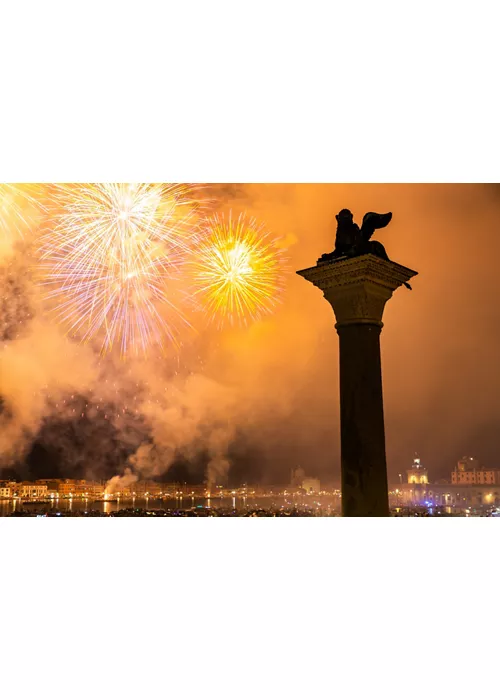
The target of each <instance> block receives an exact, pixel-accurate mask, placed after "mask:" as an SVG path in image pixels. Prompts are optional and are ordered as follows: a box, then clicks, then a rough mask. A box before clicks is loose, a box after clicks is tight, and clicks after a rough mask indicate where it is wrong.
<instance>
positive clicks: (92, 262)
mask: <svg viewBox="0 0 500 700" xmlns="http://www.w3.org/2000/svg"><path fill="white" fill-rule="evenodd" d="M51 202H52V206H53V208H54V214H53V217H52V223H51V226H50V229H48V230H47V232H46V233H45V234H44V235H43V236H42V237H41V240H40V254H41V265H42V269H43V272H44V282H45V284H46V285H48V290H49V291H48V293H47V295H46V296H47V298H48V299H50V300H56V304H55V310H56V311H57V314H58V318H59V320H61V321H62V322H64V323H65V324H66V325H67V326H68V329H69V333H70V334H71V335H73V336H76V337H78V338H80V339H81V340H82V341H88V340H90V339H92V338H99V339H100V340H101V350H102V352H106V351H109V350H110V349H111V348H112V347H113V346H115V345H119V347H120V350H121V352H122V354H126V353H128V352H130V351H134V352H137V351H139V352H145V351H146V349H147V348H148V346H150V345H151V344H158V345H160V346H162V347H163V346H164V344H165V342H170V343H177V342H178V336H179V332H180V330H181V328H182V327H186V326H187V325H188V323H187V321H186V319H185V317H184V316H183V314H182V313H181V310H180V308H179V306H178V305H177V303H176V302H174V297H175V293H174V291H173V289H172V285H173V278H174V277H175V273H176V272H178V271H179V269H180V266H181V265H182V263H183V261H184V259H185V257H186V255H187V254H189V253H191V251H192V248H193V246H194V245H195V244H196V240H197V225H196V216H197V211H198V210H199V207H200V201H199V200H198V199H196V198H195V197H194V196H193V189H192V188H191V187H189V186H188V185H178V184H82V185H63V186H57V187H55V189H54V192H53V196H52V197H51Z"/></svg>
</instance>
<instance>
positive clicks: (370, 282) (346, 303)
mask: <svg viewBox="0 0 500 700" xmlns="http://www.w3.org/2000/svg"><path fill="white" fill-rule="evenodd" d="M297 274H298V275H300V276H301V277H304V278H305V279H306V280H308V281H309V282H312V284H314V285H315V286H316V287H318V288H319V289H321V290H322V292H323V294H324V296H325V298H326V299H327V300H328V301H329V302H330V304H331V305H332V307H333V310H334V312H335V317H336V319H337V326H344V325H351V324H354V323H356V324H359V323H361V324H367V323H369V324H374V325H378V326H380V327H382V315H383V313H384V307H385V304H386V302H387V301H388V300H389V299H390V298H391V296H392V294H393V292H394V291H395V290H396V289H397V288H398V287H400V286H401V285H402V284H404V283H405V282H408V280H410V279H411V278H412V277H414V276H415V275H416V274H417V273H416V272H414V271H413V270H410V269H409V268H407V267H403V266H402V265H398V264H397V263H394V262H392V261H388V260H382V259H381V258H379V257H377V256H375V255H370V254H369V255H362V256H359V257H355V258H349V259H346V260H337V261H333V262H324V263H320V264H318V265H316V266H315V267H310V268H308V269H306V270H300V271H298V272H297Z"/></svg>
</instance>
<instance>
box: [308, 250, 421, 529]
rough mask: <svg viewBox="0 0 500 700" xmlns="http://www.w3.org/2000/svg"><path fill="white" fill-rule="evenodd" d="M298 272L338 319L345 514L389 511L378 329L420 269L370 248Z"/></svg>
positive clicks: (386, 512) (384, 512)
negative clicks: (390, 305)
mask: <svg viewBox="0 0 500 700" xmlns="http://www.w3.org/2000/svg"><path fill="white" fill-rule="evenodd" d="M297 274H298V275H301V277H304V278H305V279H306V280H308V281H309V282H312V283H313V284H314V285H315V286H316V287H319V289H321V290H322V292H323V294H324V296H325V298H326V299H327V301H328V302H329V303H330V304H331V306H332V307H333V311H334V313H335V317H336V319H337V323H336V326H335V328H336V329H337V333H338V334H339V347H340V444H341V471H342V515H344V516H350V517H352V516H358V517H360V516H388V515H389V494H388V484H387V465H386V456H385V434H384V408H383V399H382V371H381V363H380V331H381V330H382V326H383V323H382V315H383V312H384V307H385V304H386V302H387V301H388V300H389V299H390V298H391V296H392V294H393V292H394V291H395V290H396V289H397V288H398V287H399V286H401V285H402V284H403V283H405V282H407V281H408V280H409V279H411V278H412V277H413V276H414V275H416V274H417V273H416V272H414V271H413V270H410V269H408V268H407V267H403V266H402V265H398V264H397V263H394V262H389V261H387V260H382V259H381V258H378V257H376V256H374V255H371V254H370V255H362V256H359V257H354V258H348V259H346V258H344V259H340V260H337V261H335V262H332V261H328V262H324V263H319V264H318V265H316V266H315V267H311V268H309V269H307V270H300V271H298V272H297Z"/></svg>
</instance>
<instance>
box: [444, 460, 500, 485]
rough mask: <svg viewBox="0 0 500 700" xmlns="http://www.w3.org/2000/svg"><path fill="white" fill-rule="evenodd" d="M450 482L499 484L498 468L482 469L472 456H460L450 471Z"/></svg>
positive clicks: (499, 473)
mask: <svg viewBox="0 0 500 700" xmlns="http://www.w3.org/2000/svg"><path fill="white" fill-rule="evenodd" d="M451 483H452V484H480V485H483V484H484V485H492V486H493V485H497V484H500V470H498V469H484V467H481V466H480V464H479V462H478V460H477V459H475V458H474V457H462V459H460V460H459V461H458V463H457V466H456V467H455V469H454V470H453V471H452V473H451Z"/></svg>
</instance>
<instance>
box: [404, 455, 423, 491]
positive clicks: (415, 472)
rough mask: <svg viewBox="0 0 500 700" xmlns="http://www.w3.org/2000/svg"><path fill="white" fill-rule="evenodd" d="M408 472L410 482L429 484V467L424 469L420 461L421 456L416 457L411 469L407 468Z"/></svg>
mask: <svg viewBox="0 0 500 700" xmlns="http://www.w3.org/2000/svg"><path fill="white" fill-rule="evenodd" d="M406 473H407V475H408V483H409V484H428V483H429V477H428V475H427V469H424V467H423V466H422V464H421V463H420V458H419V457H415V459H414V460H413V464H412V467H411V469H407V470H406Z"/></svg>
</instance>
